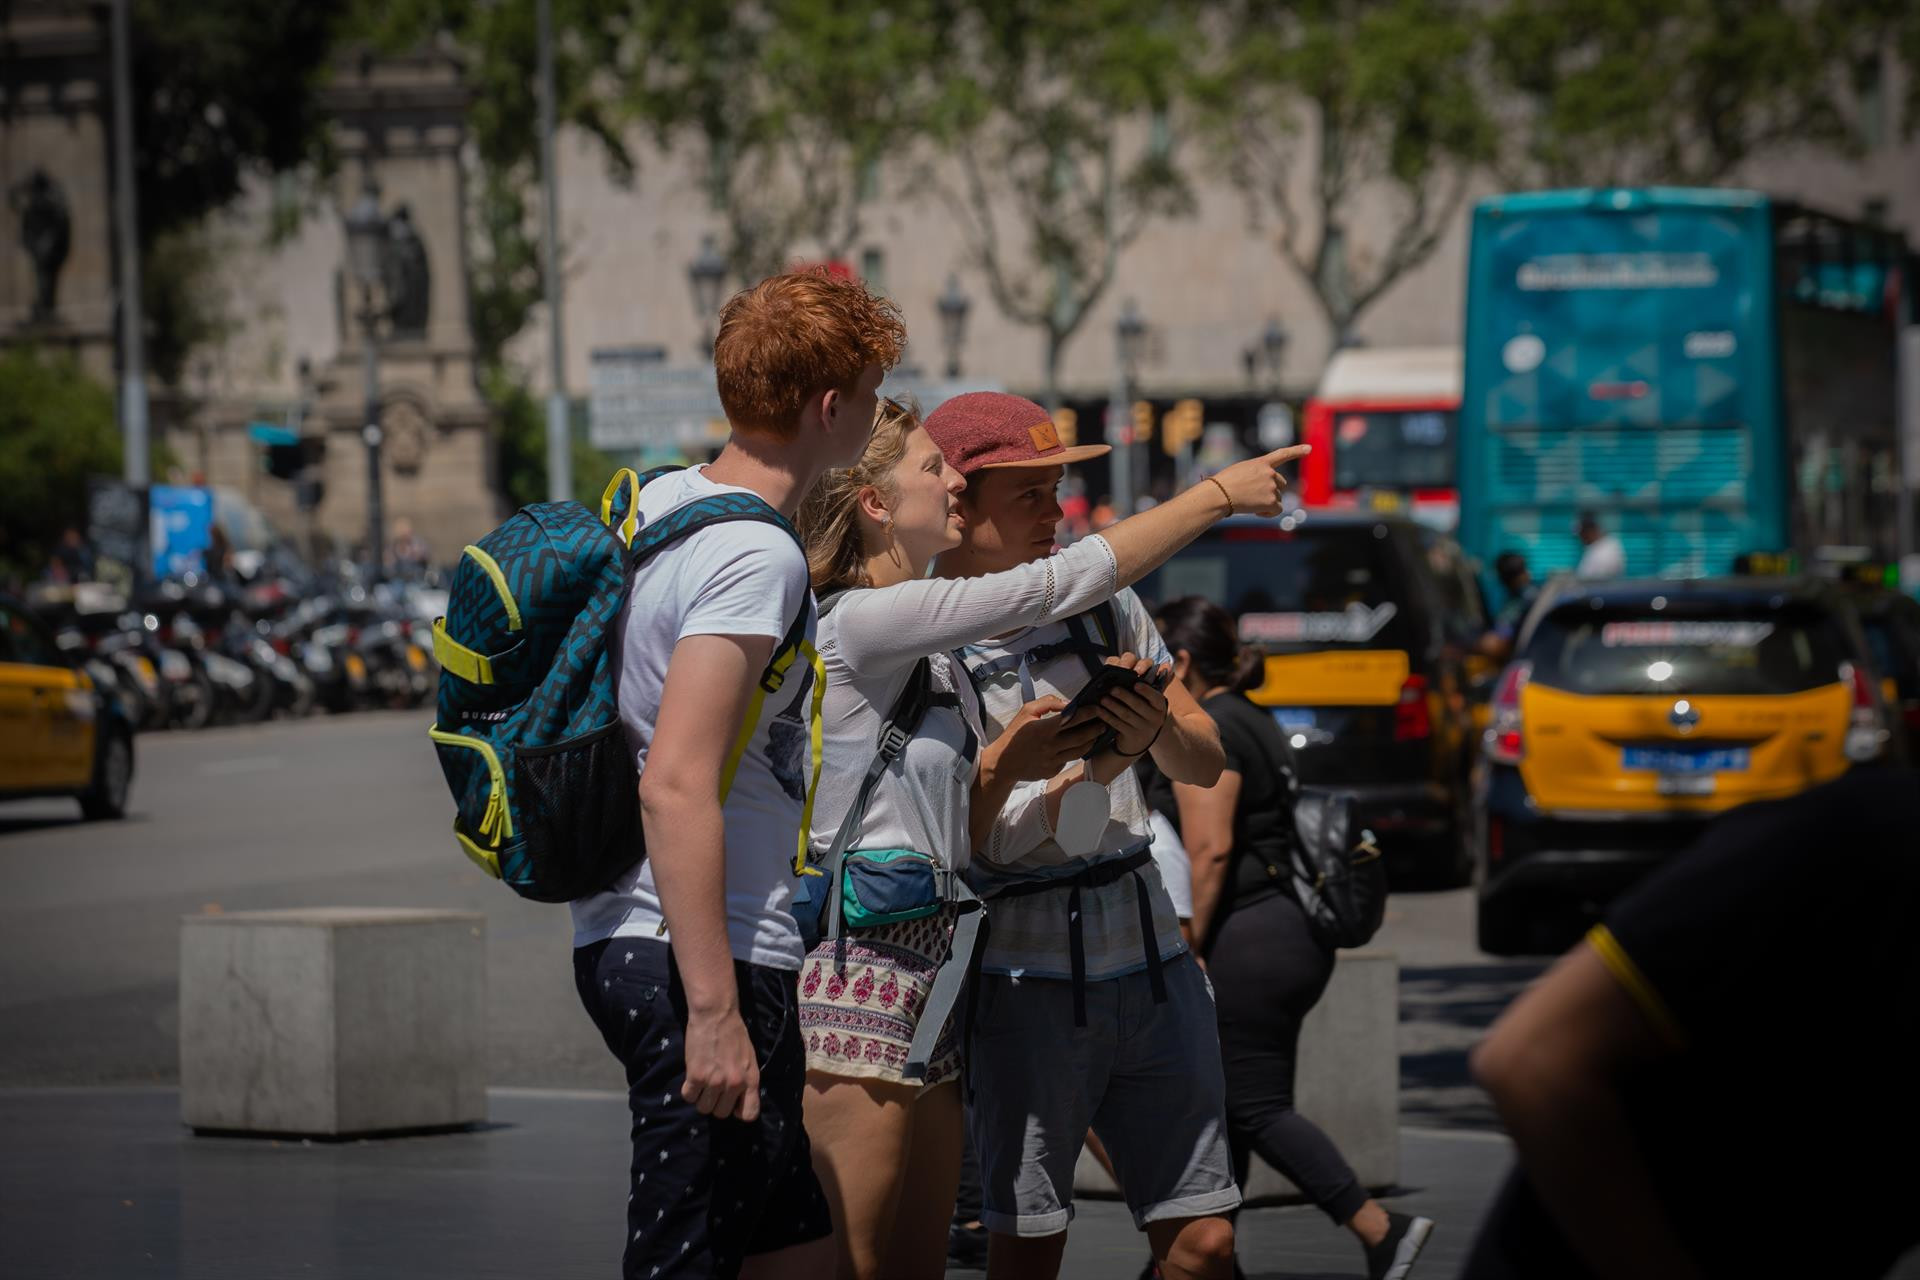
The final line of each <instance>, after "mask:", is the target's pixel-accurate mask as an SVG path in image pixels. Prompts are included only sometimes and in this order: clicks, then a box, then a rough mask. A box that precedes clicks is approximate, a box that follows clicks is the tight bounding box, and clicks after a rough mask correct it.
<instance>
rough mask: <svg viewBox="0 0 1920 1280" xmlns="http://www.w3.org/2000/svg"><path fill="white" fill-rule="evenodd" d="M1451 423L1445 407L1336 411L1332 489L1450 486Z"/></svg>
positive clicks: (1451, 458) (1451, 481)
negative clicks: (1437, 408) (1337, 412)
mask: <svg viewBox="0 0 1920 1280" xmlns="http://www.w3.org/2000/svg"><path fill="white" fill-rule="evenodd" d="M1453 423H1454V414H1453V412H1452V411H1451V410H1434V409H1420V410H1402V411H1375V412H1371V413H1342V414H1339V415H1338V416H1337V417H1336V418H1335V419H1334V454H1333V486H1334V488H1336V489H1341V490H1347V489H1450V488H1452V487H1453Z"/></svg>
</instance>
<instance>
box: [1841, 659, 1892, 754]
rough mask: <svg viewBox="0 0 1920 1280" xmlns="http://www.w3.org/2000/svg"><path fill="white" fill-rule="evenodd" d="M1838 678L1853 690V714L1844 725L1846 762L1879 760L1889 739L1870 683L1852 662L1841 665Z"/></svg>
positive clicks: (1871, 682)
mask: <svg viewBox="0 0 1920 1280" xmlns="http://www.w3.org/2000/svg"><path fill="white" fill-rule="evenodd" d="M1840 679H1841V680H1842V681H1844V682H1845V683H1846V684H1847V686H1848V687H1849V688H1851V689H1852V690H1853V714H1852V716H1851V718H1850V719H1849V720H1848V722H1847V737H1846V745H1845V747H1844V748H1843V750H1844V751H1845V753H1846V757H1847V759H1849V760H1851V761H1853V762H1854V763H1856V764H1858V763H1860V762H1862V761H1866V760H1878V759H1879V758H1880V753H1881V752H1882V751H1883V750H1885V749H1886V745H1887V739H1888V738H1889V737H1890V736H1891V735H1890V734H1889V733H1888V732H1887V727H1886V725H1884V724H1882V723H1881V721H1880V707H1879V704H1878V703H1876V702H1875V701H1874V698H1873V681H1872V680H1870V679H1869V678H1868V676H1867V673H1866V672H1865V671H1864V670H1862V669H1861V668H1859V667H1856V666H1854V665H1853V664H1852V663H1851V662H1843V663H1841V664H1840Z"/></svg>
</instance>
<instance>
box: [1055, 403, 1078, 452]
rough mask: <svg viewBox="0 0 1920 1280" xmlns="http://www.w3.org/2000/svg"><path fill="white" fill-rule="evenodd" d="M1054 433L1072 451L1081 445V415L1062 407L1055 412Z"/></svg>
mask: <svg viewBox="0 0 1920 1280" xmlns="http://www.w3.org/2000/svg"><path fill="white" fill-rule="evenodd" d="M1053 431H1054V434H1055V435H1057V436H1059V437H1060V443H1061V444H1063V445H1065V446H1067V447H1068V448H1069V449H1071V448H1072V447H1073V446H1074V445H1076V444H1079V443H1080V415H1079V414H1077V413H1075V412H1074V411H1073V410H1072V409H1069V408H1067V407H1066V406H1065V405H1062V406H1061V407H1060V408H1058V409H1055V410H1054V411H1053Z"/></svg>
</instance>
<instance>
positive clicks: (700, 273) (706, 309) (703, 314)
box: [687, 236, 727, 356]
mask: <svg viewBox="0 0 1920 1280" xmlns="http://www.w3.org/2000/svg"><path fill="white" fill-rule="evenodd" d="M726 280H727V260H726V259H725V258H723V257H721V256H720V250H719V249H718V248H717V247H715V245H714V243H713V237H712V236H701V237H700V253H699V256H697V257H696V258H694V260H693V261H692V262H690V263H688V264H687V283H688V284H690V285H692V286H693V309H694V310H695V311H697V312H699V313H700V343H701V351H702V353H703V354H705V355H709V356H710V355H712V354H713V342H714V332H713V321H714V316H715V314H716V313H717V312H718V311H719V310H720V287H721V286H722V285H723V284H725V283H726Z"/></svg>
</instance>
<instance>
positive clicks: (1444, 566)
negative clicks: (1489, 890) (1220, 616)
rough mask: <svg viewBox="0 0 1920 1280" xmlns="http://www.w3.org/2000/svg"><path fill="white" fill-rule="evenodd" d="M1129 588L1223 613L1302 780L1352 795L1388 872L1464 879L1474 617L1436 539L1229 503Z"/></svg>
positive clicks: (1329, 515) (1480, 609)
mask: <svg viewBox="0 0 1920 1280" xmlns="http://www.w3.org/2000/svg"><path fill="white" fill-rule="evenodd" d="M1139 589H1140V593H1141V595H1142V597H1143V598H1145V599H1147V600H1149V601H1167V600H1173V599H1177V598H1179V597H1182V596H1187V595H1202V596H1205V597H1206V598H1207V599H1209V600H1212V601H1214V602H1215V603H1216V604H1219V605H1221V606H1222V607H1223V608H1225V609H1227V610H1228V611H1229V612H1230V613H1232V614H1233V615H1234V618H1235V619H1236V621H1237V624H1238V626H1239V631H1240V639H1241V642H1242V643H1243V644H1246V645H1249V646H1252V647H1254V648H1256V649H1258V650H1259V651H1260V652H1261V653H1262V655H1263V656H1264V659H1265V664H1266V670H1265V679H1264V681H1263V682H1262V683H1261V685H1260V687H1259V688H1258V689H1255V690H1252V691H1251V692H1250V693H1249V695H1248V696H1249V697H1251V698H1252V699H1253V701H1254V702H1256V703H1258V704H1259V705H1261V706H1264V707H1266V708H1268V709H1269V710H1270V711H1271V712H1272V714H1273V717H1274V719H1275V720H1276V721H1278V722H1279V724H1280V726H1281V728H1282V730H1283V731H1284V732H1285V733H1286V735H1287V739H1288V741H1289V743H1291V745H1292V747H1293V752H1294V756H1295V759H1296V760H1297V762H1298V764H1297V767H1298V768H1299V770H1300V775H1301V780H1302V781H1303V782H1306V783H1309V784H1312V785H1315V786H1323V787H1328V788H1334V789H1338V790H1341V791H1345V792H1348V793H1350V794H1352V795H1353V796H1354V797H1355V798H1356V799H1357V801H1358V805H1359V813H1360V817H1361V818H1362V820H1363V821H1364V822H1365V824H1366V825H1367V826H1368V827H1369V828H1370V829H1371V830H1373V831H1374V832H1375V833H1377V834H1378V836H1379V837H1380V844H1381V848H1382V849H1383V850H1384V851H1385V852H1386V854H1387V856H1388V865H1389V868H1390V871H1391V872H1392V874H1393V875H1394V876H1395V877H1396V879H1398V880H1399V881H1400V882H1401V883H1407V882H1409V881H1427V882H1464V880H1465V879H1466V877H1467V875H1468V873H1469V872H1470V870H1471V860H1470V849H1469V844H1468V833H1469V830H1470V826H1471V824H1470V821H1469V810H1468V806H1467V775H1468V767H1469V763H1470V760H1471V756H1472V752H1473V745H1474V738H1475V731H1474V728H1473V723H1472V715H1473V713H1472V705H1471V697H1470V695H1471V686H1472V684H1473V681H1474V679H1475V663H1476V662H1477V661H1478V659H1476V657H1475V656H1474V646H1475V644H1476V643H1477V642H1478V641H1479V640H1480V638H1481V637H1482V636H1483V635H1484V634H1485V632H1486V630H1487V626H1488V623H1487V615H1486V608H1485V605H1484V604H1483V602H1482V600H1481V596H1480V589H1479V586H1478V584H1477V583H1476V582H1475V580H1474V575H1473V574H1472V573H1471V572H1470V570H1469V567H1468V565H1467V563H1466V561H1465V559H1464V558H1463V557H1462V555H1461V553H1460V549H1459V547H1458V546H1457V545H1455V544H1454V542H1453V541H1452V540H1451V539H1449V538H1447V537H1446V536H1445V535H1444V534H1441V533H1439V532H1436V531H1435V530H1433V529H1431V528H1428V527H1427V526H1425V525H1421V524H1417V523H1415V522H1414V521H1412V520H1409V519H1406V518H1404V517H1402V516H1399V515H1375V514H1367V513H1358V512H1325V511H1317V510H1316V511H1312V512H1306V513H1303V512H1297V511H1296V512H1292V513H1289V514H1288V515H1285V516H1282V517H1280V518H1278V519H1271V520H1268V519H1252V518H1248V517H1236V518H1233V519H1229V520H1224V521H1222V522H1221V523H1220V524H1218V525H1216V526H1214V528H1213V529H1211V530H1210V531H1208V532H1207V533H1206V534H1203V535H1202V536H1201V537H1200V538H1199V540H1197V541H1196V542H1194V543H1193V544H1192V545H1191V546H1189V547H1188V548H1186V549H1185V550H1184V551H1182V552H1180V553H1179V554H1178V555H1176V556H1175V557H1174V558H1173V559H1171V560H1169V561H1168V562H1167V563H1166V564H1165V565H1164V566H1162V567H1161V568H1160V569H1159V570H1158V571H1157V572H1155V573H1154V574H1153V575H1151V576H1150V577H1149V578H1148V579H1146V580H1145V581H1144V582H1143V583H1142V584H1141V586H1140V588H1139Z"/></svg>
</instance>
